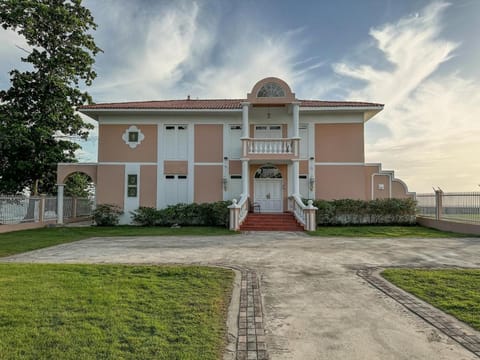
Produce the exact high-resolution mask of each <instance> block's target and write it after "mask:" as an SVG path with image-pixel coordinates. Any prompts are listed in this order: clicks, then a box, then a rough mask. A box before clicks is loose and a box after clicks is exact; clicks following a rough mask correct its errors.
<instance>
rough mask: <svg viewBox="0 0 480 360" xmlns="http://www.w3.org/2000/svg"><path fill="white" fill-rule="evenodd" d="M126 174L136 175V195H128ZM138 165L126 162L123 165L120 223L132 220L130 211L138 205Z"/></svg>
mask: <svg viewBox="0 0 480 360" xmlns="http://www.w3.org/2000/svg"><path fill="white" fill-rule="evenodd" d="M128 175H137V196H136V197H128ZM140 181H141V179H140V165H139V164H127V165H125V174H124V193H123V194H124V195H123V196H124V198H123V214H122V215H121V216H120V224H130V223H131V222H132V215H131V214H130V211H134V210H137V209H138V207H139V206H140Z"/></svg>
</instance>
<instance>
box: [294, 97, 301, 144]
mask: <svg viewBox="0 0 480 360" xmlns="http://www.w3.org/2000/svg"><path fill="white" fill-rule="evenodd" d="M292 105H293V137H294V138H298V137H300V130H299V129H300V123H299V114H300V103H298V102H294V103H292Z"/></svg>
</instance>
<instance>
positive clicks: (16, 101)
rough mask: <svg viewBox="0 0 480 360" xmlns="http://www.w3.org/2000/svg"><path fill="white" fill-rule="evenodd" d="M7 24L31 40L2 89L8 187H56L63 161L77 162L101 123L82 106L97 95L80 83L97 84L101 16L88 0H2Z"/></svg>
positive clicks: (2, 170) (2, 178) (2, 150)
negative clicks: (85, 116)
mask: <svg viewBox="0 0 480 360" xmlns="http://www.w3.org/2000/svg"><path fill="white" fill-rule="evenodd" d="M0 24H1V25H2V27H3V28H4V29H11V30H14V31H16V32H18V33H19V34H20V35H23V36H24V37H25V39H26V41H27V43H28V45H29V46H30V47H31V50H28V51H27V53H28V55H27V56H26V57H22V59H21V60H22V61H23V62H26V63H29V64H30V65H31V69H29V70H28V71H23V72H21V71H19V70H15V69H14V70H12V71H11V72H10V82H11V86H10V88H9V89H8V90H6V91H5V90H3V91H0V154H1V156H0V193H1V192H6V193H14V192H18V191H21V190H23V189H24V188H25V187H29V188H30V189H32V190H33V193H35V194H36V193H38V192H39V191H41V192H52V191H53V190H54V186H55V178H56V166H57V163H58V162H74V161H76V160H75V150H77V149H79V148H80V146H79V145H78V144H76V143H74V142H72V141H70V139H71V138H81V139H87V137H88V130H89V129H92V128H93V126H92V125H90V124H87V123H85V122H84V121H83V120H82V118H81V117H80V116H79V115H78V114H77V113H75V108H76V107H77V106H79V105H84V104H87V103H91V97H90V96H89V94H88V93H87V92H86V91H83V90H82V89H81V88H80V86H81V85H83V84H85V85H86V86H89V85H91V83H92V81H93V79H94V78H95V77H96V73H95V71H94V70H93V64H94V61H95V60H94V57H95V55H96V54H97V53H98V52H99V51H101V49H100V48H99V47H97V45H96V44H95V41H94V39H93V36H92V35H91V34H90V32H91V31H92V30H95V29H96V26H97V25H96V24H95V22H94V19H93V17H92V15H91V13H90V11H89V10H88V9H86V8H85V7H83V6H82V4H81V0H0Z"/></svg>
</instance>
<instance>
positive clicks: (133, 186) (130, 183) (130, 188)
mask: <svg viewBox="0 0 480 360" xmlns="http://www.w3.org/2000/svg"><path fill="white" fill-rule="evenodd" d="M137 182H138V177H137V175H131V174H129V175H128V176H127V196H128V197H137V192H138V191H137V190H138V183H137Z"/></svg>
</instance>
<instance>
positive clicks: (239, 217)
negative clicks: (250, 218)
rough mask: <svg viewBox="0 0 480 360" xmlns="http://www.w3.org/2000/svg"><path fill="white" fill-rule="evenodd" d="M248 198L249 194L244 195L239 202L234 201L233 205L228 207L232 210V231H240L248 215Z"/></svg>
mask: <svg viewBox="0 0 480 360" xmlns="http://www.w3.org/2000/svg"><path fill="white" fill-rule="evenodd" d="M248 198H249V196H248V195H247V194H242V196H241V197H240V200H239V201H238V202H237V199H233V200H232V205H230V206H229V207H228V208H229V209H230V227H229V228H230V230H233V231H238V230H240V226H241V225H242V223H243V222H244V221H245V219H246V217H247V215H248V205H249V203H248Z"/></svg>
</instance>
